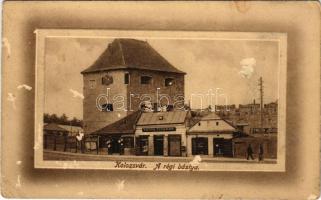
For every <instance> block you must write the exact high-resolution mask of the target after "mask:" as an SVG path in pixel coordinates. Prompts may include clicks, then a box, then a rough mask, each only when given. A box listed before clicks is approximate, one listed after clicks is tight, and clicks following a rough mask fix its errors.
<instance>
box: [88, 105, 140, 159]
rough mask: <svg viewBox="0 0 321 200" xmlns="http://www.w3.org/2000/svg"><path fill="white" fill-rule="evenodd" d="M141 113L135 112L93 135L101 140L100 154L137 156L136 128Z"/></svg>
mask: <svg viewBox="0 0 321 200" xmlns="http://www.w3.org/2000/svg"><path fill="white" fill-rule="evenodd" d="M140 114H141V113H140V112H139V111H137V112H134V113H131V114H130V115H128V116H126V117H125V118H122V119H120V120H118V121H116V122H114V123H112V124H110V125H108V126H106V127H104V128H102V129H100V130H98V131H95V132H94V133H92V134H91V135H93V136H95V137H97V138H99V144H98V147H99V153H100V154H108V155H135V153H136V149H135V126H136V122H137V120H138V119H139V116H140Z"/></svg>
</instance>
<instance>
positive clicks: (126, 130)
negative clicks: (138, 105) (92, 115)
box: [91, 111, 141, 135]
mask: <svg viewBox="0 0 321 200" xmlns="http://www.w3.org/2000/svg"><path fill="white" fill-rule="evenodd" d="M140 115H141V111H135V112H133V113H131V114H129V115H127V116H126V117H124V118H122V119H120V120H118V121H116V122H114V123H112V124H109V125H107V126H105V127H104V128H102V129H99V130H97V131H95V132H93V133H91V134H94V135H95V134H97V135H114V134H134V133H135V128H136V127H135V126H136V122H137V120H138V118H139V116H140Z"/></svg>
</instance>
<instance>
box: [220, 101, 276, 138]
mask: <svg viewBox="0 0 321 200" xmlns="http://www.w3.org/2000/svg"><path fill="white" fill-rule="evenodd" d="M216 108H217V109H216V111H215V112H216V114H217V115H219V116H220V117H221V118H223V119H225V120H227V121H228V122H230V123H232V124H233V126H235V127H237V128H238V130H240V131H242V132H245V133H247V134H256V133H261V132H262V131H264V133H267V134H271V133H273V134H276V133H277V122H278V104H277V102H272V103H269V104H264V105H263V130H261V120H260V115H261V109H260V104H256V103H255V101H254V102H253V103H252V104H240V105H239V106H238V108H237V107H236V106H235V105H227V106H225V105H224V106H223V105H217V106H216Z"/></svg>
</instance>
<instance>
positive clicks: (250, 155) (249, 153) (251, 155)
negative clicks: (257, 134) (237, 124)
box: [246, 144, 254, 160]
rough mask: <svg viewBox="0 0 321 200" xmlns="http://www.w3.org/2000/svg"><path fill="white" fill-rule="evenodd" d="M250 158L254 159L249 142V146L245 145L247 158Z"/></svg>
mask: <svg viewBox="0 0 321 200" xmlns="http://www.w3.org/2000/svg"><path fill="white" fill-rule="evenodd" d="M250 158H251V159H252V160H254V158H253V149H252V146H251V144H249V146H248V147H247V158H246V159H247V160H249V159H250Z"/></svg>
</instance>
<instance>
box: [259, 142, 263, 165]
mask: <svg viewBox="0 0 321 200" xmlns="http://www.w3.org/2000/svg"><path fill="white" fill-rule="evenodd" d="M263 155H264V150H263V145H262V144H260V147H259V161H263Z"/></svg>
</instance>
